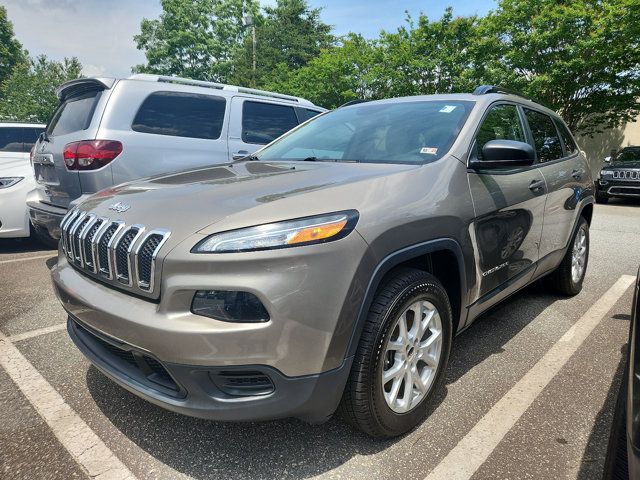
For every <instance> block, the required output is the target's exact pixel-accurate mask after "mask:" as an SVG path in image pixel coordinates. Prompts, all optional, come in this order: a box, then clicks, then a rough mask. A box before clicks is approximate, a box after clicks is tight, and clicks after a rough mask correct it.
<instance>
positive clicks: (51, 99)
mask: <svg viewBox="0 0 640 480" xmlns="http://www.w3.org/2000/svg"><path fill="white" fill-rule="evenodd" d="M81 71H82V65H81V64H80V62H79V61H78V59H77V58H75V57H74V58H65V59H64V60H63V61H62V62H56V61H53V60H48V59H47V57H45V56H44V55H41V56H39V57H37V58H35V59H30V60H29V61H27V62H23V63H21V64H19V65H18V66H17V67H16V68H14V69H13V71H12V72H11V74H10V75H9V77H8V78H7V79H6V80H5V81H4V82H3V83H2V85H0V98H2V101H1V102H0V119H2V120H13V121H21V122H41V123H45V122H47V121H48V120H49V117H50V116H51V115H52V114H53V111H54V109H55V108H56V106H57V104H58V98H57V97H56V89H57V88H58V87H59V86H60V85H61V84H62V83H64V82H66V81H69V80H73V79H75V78H78V77H80V74H81Z"/></svg>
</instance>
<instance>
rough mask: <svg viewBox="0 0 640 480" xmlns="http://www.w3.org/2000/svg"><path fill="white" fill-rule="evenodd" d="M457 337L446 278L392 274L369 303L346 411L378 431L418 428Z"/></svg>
mask: <svg viewBox="0 0 640 480" xmlns="http://www.w3.org/2000/svg"><path fill="white" fill-rule="evenodd" d="M451 337H452V315H451V306H450V303H449V298H448V296H447V293H446V291H445V289H444V287H443V286H442V284H441V283H440V282H439V281H438V280H437V279H436V278H435V277H434V276H433V275H431V274H429V273H426V272H423V271H421V270H414V269H403V270H400V271H398V272H397V273H396V274H394V275H393V276H391V277H390V278H389V279H388V281H386V282H385V283H384V284H383V285H382V286H381V287H380V288H379V290H378V292H377V293H376V296H375V298H374V300H373V303H372V305H371V308H370V309H369V314H368V317H367V319H366V323H365V326H364V329H363V332H362V336H361V338H360V343H359V345H358V350H357V352H356V355H355V358H354V361H353V366H352V369H351V373H350V375H349V379H348V381H347V385H346V387H345V391H344V394H343V397H342V401H341V403H340V407H339V412H340V414H341V416H342V417H343V418H344V419H345V420H346V421H347V422H348V423H350V424H351V425H353V426H354V427H356V428H358V429H360V430H362V431H363V432H365V433H366V434H368V435H370V436H372V437H394V436H397V435H401V434H403V433H405V432H407V431H409V430H411V429H412V428H414V427H415V426H416V425H418V424H419V423H420V422H421V421H422V420H423V418H424V417H425V415H426V412H427V408H428V404H429V400H430V399H431V398H432V397H433V394H434V392H435V391H436V390H437V389H438V387H439V385H440V383H441V382H442V377H443V372H444V370H445V368H446V365H447V362H448V360H449V352H450V350H451ZM409 384H411V385H409Z"/></svg>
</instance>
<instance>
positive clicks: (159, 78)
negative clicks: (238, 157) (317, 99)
mask: <svg viewBox="0 0 640 480" xmlns="http://www.w3.org/2000/svg"><path fill="white" fill-rule="evenodd" d="M129 79H130V80H144V81H147V82H164V83H177V84H180V85H191V86H194V87H204V88H215V89H217V90H226V91H230V92H239V93H249V94H252V95H260V96H262V97H270V98H277V99H279V100H287V101H289V102H297V103H299V104H300V105H310V106H315V105H313V103H311V102H310V101H309V100H307V99H305V98H301V97H294V96H292V95H284V94H282V93H275V92H267V91H266V90H258V89H255V88H247V87H239V86H237V85H227V84H226V83H216V82H207V81H205V80H194V79H191V78H182V77H173V76H169V75H152V74H148V73H136V74H134V75H131V76H130V77H129Z"/></svg>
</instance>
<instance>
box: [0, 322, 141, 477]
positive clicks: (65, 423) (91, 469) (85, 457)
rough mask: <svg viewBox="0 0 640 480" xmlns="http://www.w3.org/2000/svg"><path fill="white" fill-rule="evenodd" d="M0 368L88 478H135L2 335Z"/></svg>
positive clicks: (0, 335)
mask: <svg viewBox="0 0 640 480" xmlns="http://www.w3.org/2000/svg"><path fill="white" fill-rule="evenodd" d="M0 366H2V367H3V368H4V369H5V370H6V372H7V373H8V374H9V376H10V377H11V379H12V380H13V381H14V383H15V384H16V385H17V386H18V388H19V389H20V390H21V391H22V393H23V394H24V395H25V397H27V399H28V400H29V402H30V403H31V405H33V407H34V408H35V409H36V411H37V412H38V413H39V414H40V416H41V417H42V418H43V419H44V421H45V422H46V423H47V425H49V428H51V430H52V431H53V433H54V435H55V436H56V437H57V438H58V440H59V441H60V443H61V444H62V445H63V446H64V448H66V449H67V451H68V452H69V453H70V454H71V456H72V457H73V459H74V460H75V461H76V462H77V463H78V464H79V465H80V466H82V467H83V468H84V469H85V470H86V472H87V474H88V475H89V476H90V477H91V478H92V479H96V480H107V479H110V480H124V479H127V480H133V479H135V476H134V475H133V473H131V471H130V470H129V469H128V468H127V467H126V466H125V465H124V464H123V463H122V462H121V461H120V460H119V459H118V458H117V457H116V456H115V455H114V454H113V452H112V451H111V450H109V448H108V447H107V446H106V445H105V444H104V442H103V441H102V440H100V438H99V437H98V436H97V435H96V434H95V433H94V432H93V430H91V428H89V426H88V425H87V424H86V423H85V422H84V421H83V420H82V419H81V418H80V417H79V416H78V414H77V413H76V412H75V411H74V410H73V409H72V408H71V407H70V406H69V405H68V404H67V403H66V402H65V401H64V399H63V398H62V397H61V396H60V394H59V393H58V392H57V391H56V390H55V389H54V388H53V387H52V386H51V385H50V384H49V383H48V382H47V381H46V380H45V379H44V377H43V376H42V375H41V374H40V373H39V372H38V371H37V370H36V369H35V368H34V366H33V365H31V363H29V361H28V360H27V359H26V358H25V357H24V356H23V355H22V354H21V353H20V351H19V350H18V349H17V348H16V347H15V346H14V345H13V343H11V342H10V341H9V339H8V338H7V337H6V336H4V335H3V334H2V333H0Z"/></svg>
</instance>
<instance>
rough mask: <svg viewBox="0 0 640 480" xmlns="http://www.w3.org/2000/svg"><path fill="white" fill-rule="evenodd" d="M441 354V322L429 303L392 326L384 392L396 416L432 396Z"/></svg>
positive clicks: (409, 310)
mask: <svg viewBox="0 0 640 480" xmlns="http://www.w3.org/2000/svg"><path fill="white" fill-rule="evenodd" d="M441 354H442V320H441V319H440V314H439V313H438V310H437V308H436V307H435V306H434V305H433V304H432V303H431V302H428V301H426V300H419V301H416V302H414V303H412V304H411V305H410V306H409V307H408V308H407V309H406V310H404V311H403V312H402V313H401V314H400V315H399V317H398V318H397V320H396V321H395V324H394V325H393V327H392V329H391V335H390V336H389V338H388V340H387V343H386V345H385V351H384V363H383V368H382V373H381V376H382V390H383V393H384V398H385V401H386V402H387V405H388V406H389V408H391V410H393V411H394V412H396V413H407V412H409V411H411V410H412V409H413V408H415V407H416V406H417V405H418V404H419V403H420V402H421V401H422V400H423V399H424V398H425V396H426V395H427V394H428V393H429V390H430V389H431V386H432V385H433V383H434V380H435V378H436V373H437V370H438V366H439V365H440V359H441Z"/></svg>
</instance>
